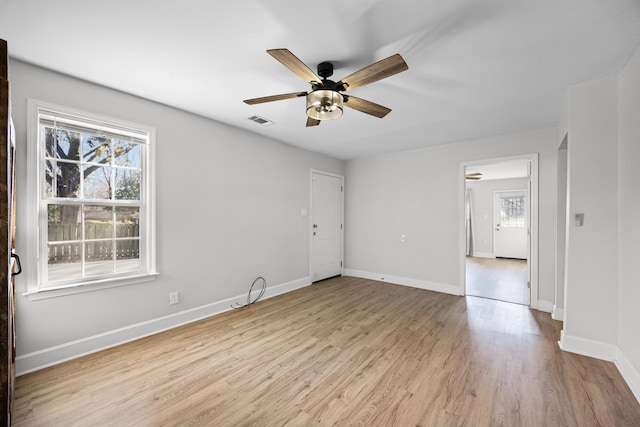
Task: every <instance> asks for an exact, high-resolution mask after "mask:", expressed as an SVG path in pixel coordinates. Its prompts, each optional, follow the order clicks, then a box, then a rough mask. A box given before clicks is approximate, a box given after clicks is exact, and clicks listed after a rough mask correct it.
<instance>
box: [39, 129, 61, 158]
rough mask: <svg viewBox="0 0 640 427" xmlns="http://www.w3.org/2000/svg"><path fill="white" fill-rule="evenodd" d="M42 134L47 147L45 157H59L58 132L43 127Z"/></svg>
mask: <svg viewBox="0 0 640 427" xmlns="http://www.w3.org/2000/svg"><path fill="white" fill-rule="evenodd" d="M40 129H41V132H43V133H42V134H41V137H43V138H44V147H45V156H46V157H52V158H53V157H57V156H56V149H57V147H58V146H57V143H56V140H57V138H56V131H55V129H53V128H50V127H47V126H44V127H41V128H40Z"/></svg>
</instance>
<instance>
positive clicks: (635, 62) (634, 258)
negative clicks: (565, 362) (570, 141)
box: [618, 49, 640, 399]
mask: <svg viewBox="0 0 640 427" xmlns="http://www.w3.org/2000/svg"><path fill="white" fill-rule="evenodd" d="M618 126H619V128H618V141H619V151H618V160H619V166H618V182H619V188H618V190H619V191H618V197H619V199H618V200H619V204H620V211H619V217H618V218H619V227H620V228H619V246H618V247H619V251H618V254H619V259H620V263H619V287H620V293H619V304H620V316H619V323H618V328H619V330H618V345H619V346H620V349H621V351H622V353H623V358H622V362H623V363H621V364H620V366H621V370H622V371H623V372H625V373H626V377H627V378H635V381H634V380H630V381H629V382H630V385H631V386H632V389H633V390H634V392H635V395H636V397H638V399H640V374H639V373H640V262H638V260H639V259H640V224H639V219H640V191H639V188H640V166H639V162H640V49H638V50H637V51H636V53H635V55H634V56H633V57H632V58H631V60H630V61H629V63H628V64H627V67H626V68H625V70H624V71H623V72H622V73H621V74H620V77H619V81H618ZM625 361H626V362H627V363H624V362H625ZM627 365H628V366H627Z"/></svg>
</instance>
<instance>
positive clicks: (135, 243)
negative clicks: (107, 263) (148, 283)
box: [116, 239, 140, 273]
mask: <svg viewBox="0 0 640 427" xmlns="http://www.w3.org/2000/svg"><path fill="white" fill-rule="evenodd" d="M116 248H117V249H116V272H118V273H120V272H124V271H135V270H139V269H140V240H138V239H135V240H134V239H131V240H128V239H127V240H118V241H117V242H116Z"/></svg>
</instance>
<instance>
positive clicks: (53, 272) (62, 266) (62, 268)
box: [47, 243, 82, 282]
mask: <svg viewBox="0 0 640 427" xmlns="http://www.w3.org/2000/svg"><path fill="white" fill-rule="evenodd" d="M48 249H49V250H48V252H49V253H48V265H47V267H48V275H49V282H59V281H62V280H70V279H78V278H80V277H82V263H81V261H80V260H81V258H82V246H81V244H80V243H58V244H49V245H48Z"/></svg>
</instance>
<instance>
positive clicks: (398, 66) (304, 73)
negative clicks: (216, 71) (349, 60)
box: [244, 49, 409, 126]
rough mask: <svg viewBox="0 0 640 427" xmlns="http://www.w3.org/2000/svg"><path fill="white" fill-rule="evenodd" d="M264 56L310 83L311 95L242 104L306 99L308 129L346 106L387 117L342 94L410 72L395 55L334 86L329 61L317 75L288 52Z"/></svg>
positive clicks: (379, 108)
mask: <svg viewBox="0 0 640 427" xmlns="http://www.w3.org/2000/svg"><path fill="white" fill-rule="evenodd" d="M267 53H268V54H269V55H271V56H273V57H274V58H275V59H276V60H277V61H279V62H280V63H281V64H282V65H284V66H285V67H287V68H288V69H290V70H291V71H293V72H294V73H295V74H297V75H298V76H299V77H301V78H302V79H303V80H305V81H306V82H307V83H310V84H311V92H308V93H307V92H293V93H284V94H280V95H272V96H264V97H261V98H252V99H245V100H244V102H245V103H246V104H249V105H254V104H261V103H263V102H271V101H280V100H282V99H291V98H298V97H301V96H306V97H307V126H317V125H319V124H320V122H321V121H322V120H331V119H337V118H338V117H340V116H341V115H342V110H343V107H344V106H345V105H346V106H347V107H351V108H353V109H354V110H358V111H360V112H362V113H366V114H370V115H372V116H375V117H379V118H383V117H384V116H386V115H387V114H389V112H390V111H391V109H390V108H387V107H383V106H382V105H378V104H376V103H374V102H371V101H366V100H364V99H361V98H356V97H355V96H351V95H344V94H342V93H341V92H344V91H347V90H351V89H355V88H357V87H360V86H364V85H367V84H369V83H373V82H375V81H378V80H382V79H384V78H387V77H390V76H393V75H394V74H398V73H400V72H402V71H405V70H408V69H409V66H408V65H407V63H406V62H404V59H402V56H400V54H397V53H396V54H395V55H392V56H390V57H388V58H386V59H383V60H381V61H378V62H376V63H374V64H371V65H369V66H367V67H364V68H362V69H361V70H358V71H356V72H355V73H353V74H350V75H348V76H347V77H345V78H343V79H342V80H340V81H339V82H337V83H336V82H334V81H332V80H329V79H328V78H329V77H331V75H333V64H332V63H330V62H321V63H320V64H318V74H317V75H316V73H314V72H313V71H311V69H309V67H307V66H306V65H305V64H304V63H303V62H302V61H300V60H299V59H298V58H297V57H296V56H295V55H294V54H293V53H291V52H290V51H289V50H288V49H269V50H267Z"/></svg>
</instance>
